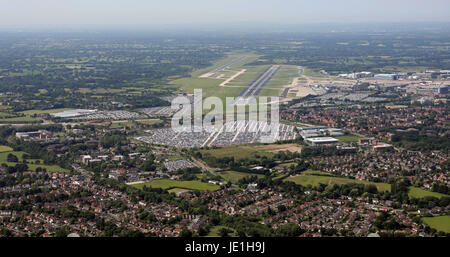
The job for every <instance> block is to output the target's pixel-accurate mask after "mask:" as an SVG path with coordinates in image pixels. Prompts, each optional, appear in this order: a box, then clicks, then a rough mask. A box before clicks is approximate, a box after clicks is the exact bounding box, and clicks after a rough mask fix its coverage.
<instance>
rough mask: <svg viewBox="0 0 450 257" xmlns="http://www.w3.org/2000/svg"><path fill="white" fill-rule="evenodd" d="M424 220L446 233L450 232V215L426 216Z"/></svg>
mask: <svg viewBox="0 0 450 257" xmlns="http://www.w3.org/2000/svg"><path fill="white" fill-rule="evenodd" d="M422 221H423V222H425V223H426V224H427V225H428V226H430V227H431V228H434V229H436V230H438V231H443V232H445V233H450V215H447V216H438V217H424V218H422Z"/></svg>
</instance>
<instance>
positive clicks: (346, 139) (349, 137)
mask: <svg viewBox="0 0 450 257" xmlns="http://www.w3.org/2000/svg"><path fill="white" fill-rule="evenodd" d="M334 138H336V139H339V140H341V141H342V142H349V143H350V142H358V140H359V139H360V137H358V136H356V135H345V136H337V137H334Z"/></svg>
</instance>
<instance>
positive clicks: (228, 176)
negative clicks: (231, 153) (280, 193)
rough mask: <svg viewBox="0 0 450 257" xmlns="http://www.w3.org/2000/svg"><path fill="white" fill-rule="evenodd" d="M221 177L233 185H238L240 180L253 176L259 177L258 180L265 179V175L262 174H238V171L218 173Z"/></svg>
mask: <svg viewBox="0 0 450 257" xmlns="http://www.w3.org/2000/svg"><path fill="white" fill-rule="evenodd" d="M218 174H219V176H221V177H222V178H223V179H225V180H226V181H230V182H231V183H237V182H238V181H239V180H240V179H242V178H245V177H251V176H257V177H258V178H263V177H264V175H261V174H255V173H245V172H238V171H231V170H229V171H222V172H219V173H218Z"/></svg>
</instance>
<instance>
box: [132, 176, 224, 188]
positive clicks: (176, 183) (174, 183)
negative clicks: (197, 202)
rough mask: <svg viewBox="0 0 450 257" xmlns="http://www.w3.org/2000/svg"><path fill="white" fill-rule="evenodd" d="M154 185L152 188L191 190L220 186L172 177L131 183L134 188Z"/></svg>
mask: <svg viewBox="0 0 450 257" xmlns="http://www.w3.org/2000/svg"><path fill="white" fill-rule="evenodd" d="M144 185H145V186H147V187H154V188H162V189H173V188H183V189H191V190H201V191H202V190H209V191H216V190H218V189H220V186H218V185H213V184H209V183H204V182H201V181H196V180H192V181H182V180H172V179H158V180H153V181H151V182H145V183H141V184H135V185H133V186H134V187H136V188H143V187H144Z"/></svg>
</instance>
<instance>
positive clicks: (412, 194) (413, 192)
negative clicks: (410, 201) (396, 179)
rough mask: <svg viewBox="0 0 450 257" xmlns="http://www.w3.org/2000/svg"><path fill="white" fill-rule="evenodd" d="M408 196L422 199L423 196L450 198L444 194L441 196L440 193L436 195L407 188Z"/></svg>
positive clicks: (415, 188)
mask: <svg viewBox="0 0 450 257" xmlns="http://www.w3.org/2000/svg"><path fill="white" fill-rule="evenodd" d="M408 196H409V197H414V198H422V197H425V196H434V197H437V198H441V197H443V196H447V197H450V195H445V194H441V193H436V192H431V191H427V190H424V189H421V188H418V187H409V192H408Z"/></svg>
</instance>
